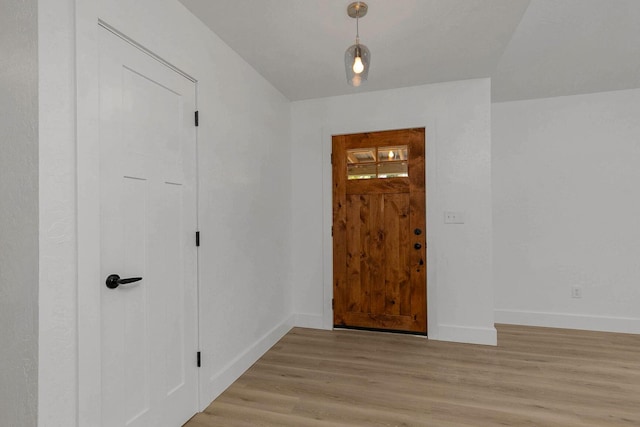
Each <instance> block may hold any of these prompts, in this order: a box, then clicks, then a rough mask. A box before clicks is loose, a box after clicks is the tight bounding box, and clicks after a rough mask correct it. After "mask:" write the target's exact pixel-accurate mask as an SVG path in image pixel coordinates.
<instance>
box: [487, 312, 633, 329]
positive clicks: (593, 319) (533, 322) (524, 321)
mask: <svg viewBox="0 0 640 427" xmlns="http://www.w3.org/2000/svg"><path fill="white" fill-rule="evenodd" d="M495 321H496V323H506V324H511V325H525V326H543V327H547V328H563V329H583V330H588V331H601V332H620V333H625V334H640V318H629V317H610V316H591V315H586V314H567V313H548V312H541V311H524V310H502V309H500V310H495Z"/></svg>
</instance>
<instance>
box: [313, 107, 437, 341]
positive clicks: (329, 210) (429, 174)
mask: <svg viewBox="0 0 640 427" xmlns="http://www.w3.org/2000/svg"><path fill="white" fill-rule="evenodd" d="M410 128H424V129H425V189H426V192H427V197H426V204H427V208H426V216H427V221H426V224H427V226H426V234H427V235H426V240H427V248H428V250H427V283H426V286H427V335H428V336H429V337H430V338H436V337H437V335H438V322H437V306H436V301H437V286H436V284H437V276H436V269H435V265H436V262H435V261H436V256H437V245H436V244H435V242H436V241H437V232H438V230H437V227H435V226H434V225H435V224H436V222H435V221H433V220H432V221H431V222H430V221H429V218H431V219H434V218H437V212H438V211H437V208H438V206H439V205H440V203H439V202H438V201H439V199H440V197H439V194H438V191H437V190H438V185H437V180H438V176H437V153H436V144H435V143H434V141H435V140H436V123H435V120H433V119H430V118H427V117H423V118H421V119H407V120H402V121H399V120H368V121H363V122H361V123H343V124H337V125H331V126H323V127H322V141H321V142H322V295H323V298H322V307H323V309H322V326H321V327H322V329H327V330H331V329H333V308H332V304H331V300H332V299H333V237H332V236H331V226H332V225H333V200H332V199H333V195H332V190H333V177H332V174H333V170H332V165H331V150H332V141H333V140H332V138H333V136H334V135H343V134H353V133H366V132H379V131H387V130H395V129H410Z"/></svg>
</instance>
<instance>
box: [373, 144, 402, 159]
mask: <svg viewBox="0 0 640 427" xmlns="http://www.w3.org/2000/svg"><path fill="white" fill-rule="evenodd" d="M406 160H407V146H406V145H398V146H395V147H380V148H378V161H379V162H400V161H406Z"/></svg>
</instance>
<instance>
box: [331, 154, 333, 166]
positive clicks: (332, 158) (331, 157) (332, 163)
mask: <svg viewBox="0 0 640 427" xmlns="http://www.w3.org/2000/svg"><path fill="white" fill-rule="evenodd" d="M331 164H333V153H331Z"/></svg>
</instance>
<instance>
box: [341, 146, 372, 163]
mask: <svg viewBox="0 0 640 427" xmlns="http://www.w3.org/2000/svg"><path fill="white" fill-rule="evenodd" d="M375 161H376V149H375V148H359V149H356V150H347V163H348V164H350V165H352V164H356V163H373V162H375Z"/></svg>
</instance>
